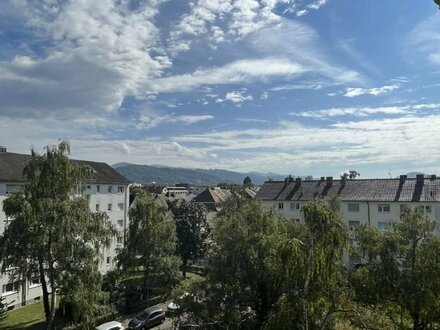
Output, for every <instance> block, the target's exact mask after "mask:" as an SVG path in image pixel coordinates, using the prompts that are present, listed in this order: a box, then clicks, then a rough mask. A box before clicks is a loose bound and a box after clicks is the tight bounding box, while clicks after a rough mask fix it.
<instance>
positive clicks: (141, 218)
mask: <svg viewBox="0 0 440 330" xmlns="http://www.w3.org/2000/svg"><path fill="white" fill-rule="evenodd" d="M132 193H133V194H134V195H135V196H136V197H135V200H134V202H133V205H132V207H131V208H130V210H129V217H130V224H129V227H128V232H127V239H126V244H125V246H124V248H123V249H122V250H121V251H120V253H119V255H118V263H119V265H120V266H122V267H123V269H124V270H125V271H129V270H142V271H143V273H144V282H143V292H144V293H147V281H148V277H149V275H151V274H162V275H163V276H166V277H167V279H168V280H169V282H172V281H175V279H176V274H177V270H178V267H179V260H178V258H177V257H176V256H175V255H174V253H175V251H176V241H177V239H176V228H175V224H174V223H173V222H172V221H168V220H167V218H166V210H165V209H164V208H162V207H159V206H158V205H157V204H155V203H154V201H153V200H152V199H151V198H150V196H149V195H148V194H147V193H146V192H145V190H144V189H141V188H139V189H134V190H133V191H132Z"/></svg>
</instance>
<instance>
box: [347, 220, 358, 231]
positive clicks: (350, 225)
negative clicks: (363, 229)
mask: <svg viewBox="0 0 440 330" xmlns="http://www.w3.org/2000/svg"><path fill="white" fill-rule="evenodd" d="M360 224H361V222H360V221H348V227H350V229H355V228H356V227H359V225H360Z"/></svg>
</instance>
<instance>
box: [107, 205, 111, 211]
mask: <svg viewBox="0 0 440 330" xmlns="http://www.w3.org/2000/svg"><path fill="white" fill-rule="evenodd" d="M111 210H112V204H108V205H107V211H109V212H110V211H111Z"/></svg>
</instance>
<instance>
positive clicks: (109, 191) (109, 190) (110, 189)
mask: <svg viewBox="0 0 440 330" xmlns="http://www.w3.org/2000/svg"><path fill="white" fill-rule="evenodd" d="M107 191H108V193H109V194H111V193H112V191H113V187H112V186H108V188H107Z"/></svg>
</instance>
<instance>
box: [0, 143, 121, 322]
mask: <svg viewBox="0 0 440 330" xmlns="http://www.w3.org/2000/svg"><path fill="white" fill-rule="evenodd" d="M69 154H70V147H69V144H68V142H66V141H62V142H60V144H59V145H58V146H51V147H46V153H45V154H43V155H39V154H37V153H36V152H35V151H34V150H32V154H31V158H30V161H29V163H28V164H27V165H26V167H25V170H24V175H25V176H26V178H27V180H28V182H27V184H26V185H25V188H24V192H23V193H16V194H12V195H11V196H9V197H8V198H7V199H6V200H5V201H4V202H3V210H4V212H5V214H6V216H7V217H8V218H11V219H13V220H12V221H11V223H10V224H9V225H8V227H7V228H6V229H5V231H4V233H3V235H2V236H1V237H0V259H1V260H2V264H1V271H2V272H3V273H5V272H7V270H8V269H9V268H11V267H13V268H14V270H13V272H12V274H11V275H12V276H13V277H14V276H15V277H18V278H22V277H24V278H27V279H29V280H31V279H35V278H36V277H37V278H39V280H40V282H41V285H42V291H43V303H44V310H45V315H46V320H47V329H52V327H53V321H54V316H55V308H56V301H55V299H56V292H57V291H58V290H59V289H60V292H61V294H62V295H75V293H76V292H77V291H78V289H79V288H80V287H87V288H88V290H89V294H88V295H86V296H84V297H83V298H82V303H83V305H89V306H93V305H94V304H95V303H96V301H94V300H93V298H94V297H96V295H97V294H95V293H96V292H95V291H96V290H99V288H100V280H101V276H100V273H99V271H98V259H99V257H100V250H101V249H102V246H103V245H106V244H108V243H109V242H110V240H111V239H112V237H113V236H114V234H115V231H114V229H113V228H111V226H110V225H108V223H107V216H106V215H105V214H104V213H99V212H98V213H92V212H91V211H90V206H89V204H88V201H87V199H86V198H85V196H83V195H82V194H81V192H82V191H83V189H84V187H85V186H84V180H85V179H86V178H88V177H89V176H90V175H91V169H90V168H88V167H80V166H78V165H77V164H76V163H74V162H72V161H70V159H69ZM74 190H76V192H77V193H79V194H75V195H74V194H73V193H74ZM90 279H93V281H91V280H90ZM92 282H93V283H92ZM78 302H79V300H78ZM93 312H94V310H93V309H90V308H87V309H84V310H83V311H81V313H83V316H84V317H85V318H88V319H91V318H93ZM90 313H91V314H92V315H90Z"/></svg>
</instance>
